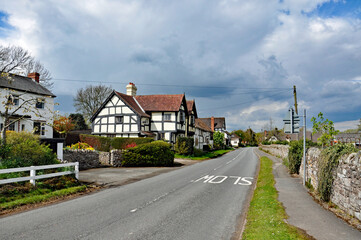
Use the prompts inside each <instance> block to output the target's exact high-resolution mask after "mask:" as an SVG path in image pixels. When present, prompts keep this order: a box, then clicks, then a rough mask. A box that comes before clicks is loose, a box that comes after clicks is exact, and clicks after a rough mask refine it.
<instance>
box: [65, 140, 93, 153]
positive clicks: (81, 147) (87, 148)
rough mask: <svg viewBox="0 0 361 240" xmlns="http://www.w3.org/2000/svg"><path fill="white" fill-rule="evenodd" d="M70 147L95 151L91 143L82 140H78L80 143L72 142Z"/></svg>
mask: <svg viewBox="0 0 361 240" xmlns="http://www.w3.org/2000/svg"><path fill="white" fill-rule="evenodd" d="M70 149H86V150H92V151H94V150H95V149H94V148H93V147H92V146H90V145H89V144H87V143H82V142H78V143H75V144H72V145H71V146H70Z"/></svg>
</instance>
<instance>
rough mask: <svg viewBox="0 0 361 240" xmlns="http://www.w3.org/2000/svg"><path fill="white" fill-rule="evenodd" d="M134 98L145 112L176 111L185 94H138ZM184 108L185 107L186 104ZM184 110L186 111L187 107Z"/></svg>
mask: <svg viewBox="0 0 361 240" xmlns="http://www.w3.org/2000/svg"><path fill="white" fill-rule="evenodd" d="M135 99H136V100H137V101H138V103H139V104H140V106H142V108H143V109H144V111H146V112H151V111H154V112H178V111H179V109H180V107H181V105H182V101H185V96H184V94H176V95H139V96H135ZM185 108H187V105H186V104H185ZM185 111H186V112H187V109H185Z"/></svg>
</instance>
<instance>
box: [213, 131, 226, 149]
mask: <svg viewBox="0 0 361 240" xmlns="http://www.w3.org/2000/svg"><path fill="white" fill-rule="evenodd" d="M213 145H214V147H215V148H217V149H221V148H223V146H224V133H222V132H214V133H213Z"/></svg>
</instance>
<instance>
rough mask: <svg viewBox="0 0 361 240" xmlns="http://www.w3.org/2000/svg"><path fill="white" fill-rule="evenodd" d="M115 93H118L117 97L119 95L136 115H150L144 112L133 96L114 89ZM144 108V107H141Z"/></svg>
mask: <svg viewBox="0 0 361 240" xmlns="http://www.w3.org/2000/svg"><path fill="white" fill-rule="evenodd" d="M114 92H115V94H117V95H118V97H120V98H121V99H123V101H124V102H125V103H126V104H127V105H128V106H129V107H131V108H132V109H133V110H134V111H135V112H136V113H137V114H138V115H140V116H142V117H150V116H149V115H148V114H146V113H145V112H144V111H143V110H142V108H141V107H140V106H139V105H138V103H137V101H136V100H135V98H134V97H132V96H129V95H126V94H124V93H120V92H117V91H114ZM143 109H144V108H143Z"/></svg>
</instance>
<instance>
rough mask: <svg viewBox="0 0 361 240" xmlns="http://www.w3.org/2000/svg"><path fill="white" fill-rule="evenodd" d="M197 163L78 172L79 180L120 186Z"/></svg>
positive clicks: (183, 161) (107, 168) (96, 169)
mask: <svg viewBox="0 0 361 240" xmlns="http://www.w3.org/2000/svg"><path fill="white" fill-rule="evenodd" d="M199 162H201V161H194V160H186V159H174V166H173V167H144V168H139V167H133V168H131V167H128V168H115V167H104V168H93V169H88V170H82V171H80V172H79V180H80V181H82V182H86V183H93V184H96V185H100V186H106V187H113V186H121V185H125V184H129V183H132V182H136V181H140V180H142V179H146V178H149V177H153V176H156V175H159V174H162V173H166V172H169V171H173V170H176V169H179V168H181V167H185V166H189V165H193V164H195V163H199Z"/></svg>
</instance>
